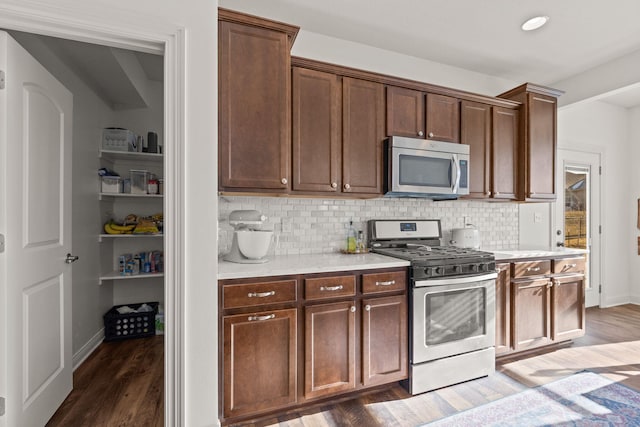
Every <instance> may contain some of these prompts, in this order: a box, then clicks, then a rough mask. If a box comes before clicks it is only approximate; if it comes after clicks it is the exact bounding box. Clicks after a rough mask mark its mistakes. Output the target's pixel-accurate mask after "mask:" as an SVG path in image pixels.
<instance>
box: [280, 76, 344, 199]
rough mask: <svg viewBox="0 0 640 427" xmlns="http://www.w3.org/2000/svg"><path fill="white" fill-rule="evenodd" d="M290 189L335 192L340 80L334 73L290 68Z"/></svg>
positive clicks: (338, 148) (338, 162)
mask: <svg viewBox="0 0 640 427" xmlns="http://www.w3.org/2000/svg"><path fill="white" fill-rule="evenodd" d="M292 78H293V81H292V90H293V103H292V104H293V105H292V111H293V117H292V120H293V138H292V139H293V183H292V187H293V190H302V191H322V192H327V191H328V192H335V191H339V190H340V188H341V186H342V180H341V179H340V158H341V153H340V148H341V144H340V96H341V93H340V83H339V80H338V76H336V75H335V74H330V73H324V72H321V71H315V70H309V69H305V68H298V67H295V68H293V77H292Z"/></svg>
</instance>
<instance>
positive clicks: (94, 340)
mask: <svg viewBox="0 0 640 427" xmlns="http://www.w3.org/2000/svg"><path fill="white" fill-rule="evenodd" d="M103 340H104V328H100V330H99V331H98V332H97V333H96V334H95V335H94V336H92V337H91V339H90V340H89V341H87V343H86V344H85V345H83V346H82V348H81V349H80V350H78V352H77V353H76V354H74V355H73V370H74V371H75V370H76V369H78V367H79V366H80V365H82V363H83V362H84V361H85V360H86V359H87V357H89V356H91V353H93V352H94V351H95V350H96V348H98V346H99V345H100V344H102V341H103Z"/></svg>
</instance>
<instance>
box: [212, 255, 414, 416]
mask: <svg viewBox="0 0 640 427" xmlns="http://www.w3.org/2000/svg"><path fill="white" fill-rule="evenodd" d="M219 298H220V306H219V310H220V317H219V319H220V325H221V327H220V338H221V340H220V345H221V347H222V353H223V357H222V360H221V364H220V365H221V366H220V369H221V372H222V375H221V382H220V391H221V393H220V394H221V403H220V408H221V409H222V413H221V418H220V419H221V422H222V424H223V425H228V424H235V423H237V422H240V423H243V422H248V421H250V420H255V419H258V418H260V417H264V416H273V414H277V413H278V412H284V411H287V410H291V409H293V408H295V407H302V406H304V405H306V404H307V403H309V404H311V403H314V402H317V401H318V400H320V399H327V400H328V399H331V398H332V397H333V396H339V395H344V394H345V393H351V392H358V391H361V390H365V389H367V388H369V387H374V386H380V385H382V384H388V383H392V382H394V381H400V380H404V379H406V378H407V374H408V359H407V354H408V345H407V340H408V338H407V329H408V326H407V322H408V320H407V269H406V268H405V267H402V268H388V269H374V270H362V271H346V272H345V271H342V272H333V273H321V274H305V275H287V276H277V277H266V278H261V277H256V278H248V279H230V280H223V281H221V283H220V290H219Z"/></svg>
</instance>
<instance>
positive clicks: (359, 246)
mask: <svg viewBox="0 0 640 427" xmlns="http://www.w3.org/2000/svg"><path fill="white" fill-rule="evenodd" d="M356 252H365V247H364V235H363V233H362V230H358V240H357V242H356Z"/></svg>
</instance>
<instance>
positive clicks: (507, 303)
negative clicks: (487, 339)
mask: <svg viewBox="0 0 640 427" xmlns="http://www.w3.org/2000/svg"><path fill="white" fill-rule="evenodd" d="M496 271H497V272H498V278H497V279H496V354H503V353H508V352H509V351H511V350H512V345H511V274H510V273H509V263H504V264H497V265H496Z"/></svg>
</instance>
